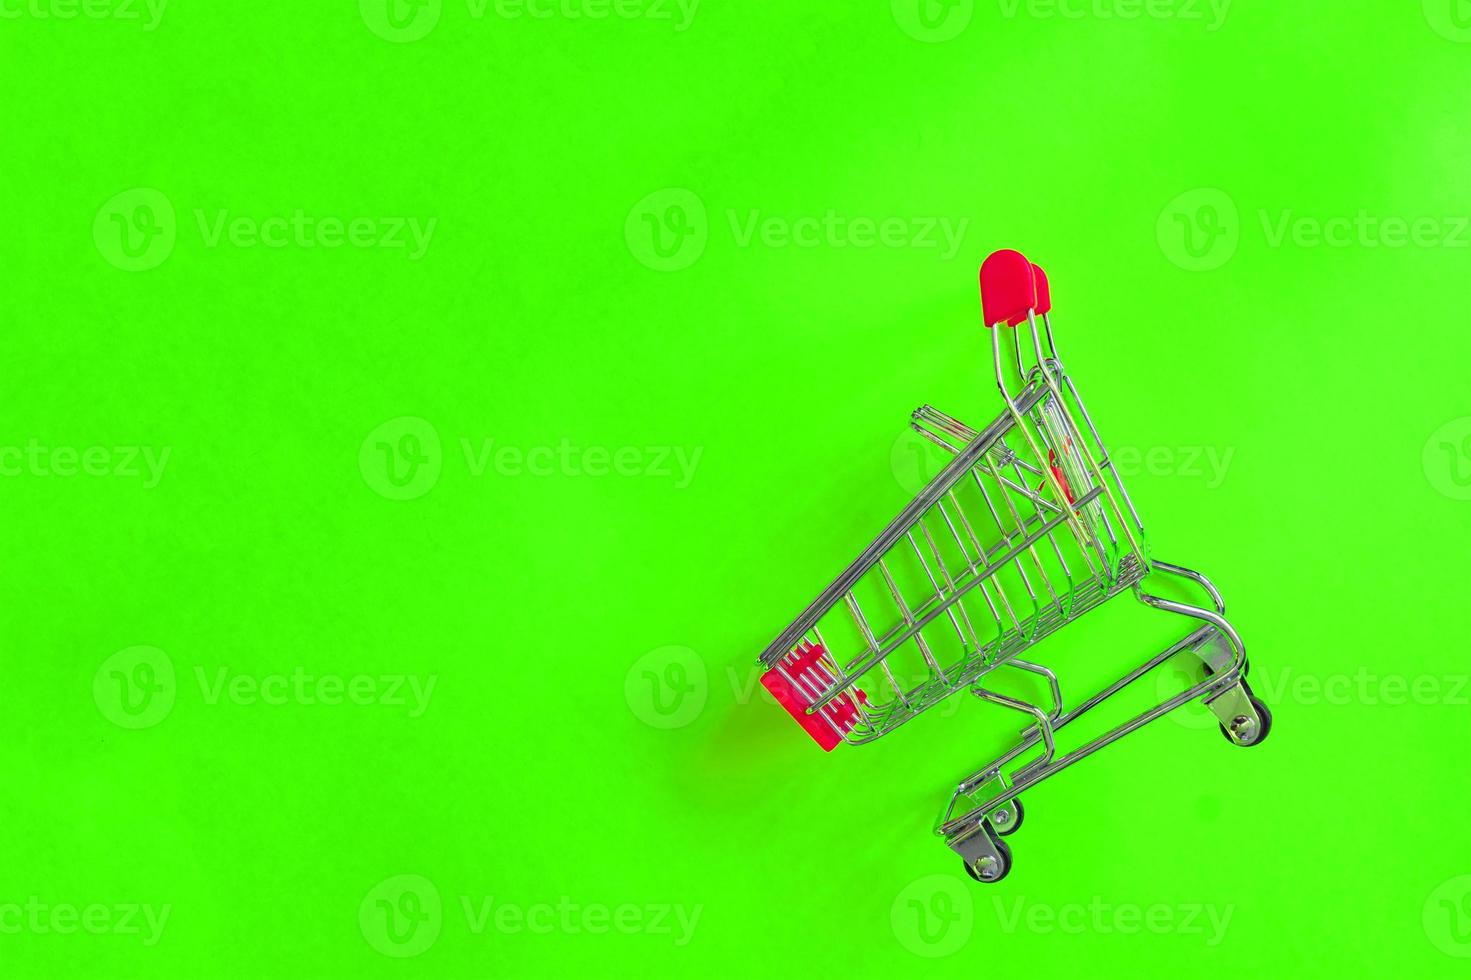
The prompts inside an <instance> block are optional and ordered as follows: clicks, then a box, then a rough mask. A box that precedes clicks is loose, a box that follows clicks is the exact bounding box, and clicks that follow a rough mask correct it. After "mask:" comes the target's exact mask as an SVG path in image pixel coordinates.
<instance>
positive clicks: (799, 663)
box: [761, 643, 868, 752]
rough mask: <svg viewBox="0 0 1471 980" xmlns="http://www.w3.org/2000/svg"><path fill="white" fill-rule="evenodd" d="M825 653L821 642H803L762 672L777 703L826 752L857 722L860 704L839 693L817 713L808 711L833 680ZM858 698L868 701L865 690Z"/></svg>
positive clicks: (765, 685) (861, 700) (765, 686)
mask: <svg viewBox="0 0 1471 980" xmlns="http://www.w3.org/2000/svg"><path fill="white" fill-rule="evenodd" d="M823 653H824V651H823V648H822V647H821V646H820V645H819V644H816V643H804V644H802V645H801V646H799V647H797V649H795V650H793V651H792V652H791V653H789V654H787V655H786V656H785V657H783V658H782V659H781V661H780V662H778V664H777V665H776V666H775V667H773V668H771V669H770V670H768V671H767V672H766V673H764V674H762V675H761V686H762V687H764V688H766V690H768V691H770V692H771V696H772V697H774V698H776V702H777V704H780V705H781V706H782V707H783V708H785V709H787V714H789V715H791V716H792V717H793V718H795V719H796V720H797V724H799V725H801V726H802V729H803V730H804V731H806V732H807V734H808V735H811V736H812V740H813V741H814V742H816V743H817V744H818V745H820V746H822V750H823V751H824V752H831V751H832V750H833V749H834V748H836V747H837V746H838V744H839V743H840V742H842V741H843V736H844V735H846V734H848V733H849V732H851V731H852V730H853V726H855V725H857V724H858V707H857V705H855V704H854V702H853V697H852V695H850V694H840V695H838V696H837V697H836V698H834V699H833V700H832V701H830V702H828V704H827V706H826V707H824V708H822V709H821V710H820V711H818V712H817V713H816V714H810V715H809V714H808V713H807V709H808V708H809V707H811V706H812V703H813V702H814V701H816V700H817V699H818V697H820V696H821V693H822V692H823V691H825V690H826V689H827V687H828V685H829V684H831V683H832V680H833V678H832V674H831V673H829V671H828V670H827V669H826V668H825V667H823V666H822V663H821V659H822V655H823ZM788 678H790V680H789V679H788ZM858 701H859V703H862V704H867V703H868V698H867V697H865V696H864V694H863V692H862V691H859V692H858Z"/></svg>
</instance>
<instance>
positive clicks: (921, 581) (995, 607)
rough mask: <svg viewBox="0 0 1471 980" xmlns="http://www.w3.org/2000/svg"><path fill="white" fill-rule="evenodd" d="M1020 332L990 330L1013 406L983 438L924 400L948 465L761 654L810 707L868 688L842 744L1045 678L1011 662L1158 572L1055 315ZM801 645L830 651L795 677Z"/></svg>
mask: <svg viewBox="0 0 1471 980" xmlns="http://www.w3.org/2000/svg"><path fill="white" fill-rule="evenodd" d="M1026 334H1027V337H1028V339H1029V341H1030V343H1029V344H1026V345H1024V344H1023V343H1022V339H1023V338H1022V330H1021V329H1020V328H1019V329H1017V330H1010V329H1007V328H1005V327H1004V326H1001V325H998V326H996V327H994V328H992V330H991V335H992V361H993V368H994V371H995V380H996V385H997V388H998V389H999V390H1000V392H1001V394H1002V397H1003V398H1004V399H1005V403H1006V410H1005V411H1004V412H1002V413H1001V414H1000V415H999V416H997V417H996V418H995V419H994V420H993V421H992V422H991V423H990V425H988V426H986V428H985V429H983V430H980V431H976V430H974V429H971V428H970V427H968V426H966V425H965V424H964V423H962V422H960V421H959V420H957V419H955V418H953V417H952V416H949V415H946V414H945V413H943V412H940V411H938V410H936V409H934V408H932V407H930V406H924V407H922V408H920V409H917V410H916V411H915V412H914V413H913V416H912V418H911V422H910V424H911V427H912V428H913V429H914V430H915V431H916V432H918V433H919V434H920V435H921V436H922V437H924V438H925V439H928V440H929V441H931V442H933V443H935V444H936V445H938V446H940V447H942V448H943V449H945V450H946V451H948V452H950V453H952V454H953V455H954V458H953V459H952V460H951V461H950V462H949V464H948V465H946V466H945V467H944V468H943V469H942V470H941V471H940V472H939V473H938V474H937V475H936V476H935V477H934V479H932V480H930V481H929V483H928V484H927V485H926V486H925V487H924V488H923V489H922V490H921V491H920V492H919V494H918V495H917V496H916V497H915V498H914V499H913V500H912V501H910V503H909V504H908V505H907V506H906V507H905V508H904V509H903V510H902V511H901V512H900V514H899V515H898V516H897V517H896V518H895V519H894V520H893V521H891V522H890V523H889V525H888V527H886V528H885V529H884V530H883V532H882V533H881V534H880V535H879V536H878V538H877V539H876V540H875V541H874V542H873V543H872V544H870V545H869V546H868V547H867V548H866V549H864V551H863V553H862V554H861V555H859V557H858V558H857V560H855V561H854V562H853V563H852V564H851V565H850V566H849V567H848V568H847V569H846V570H845V571H844V572H843V573H842V574H841V575H840V576H838V578H837V579H836V580H835V581H834V582H833V583H832V584H831V585H829V586H828V587H827V588H826V589H824V590H823V592H822V594H821V595H819V596H818V598H817V599H816V600H815V601H814V602H813V603H812V604H811V605H810V606H808V608H807V609H806V610H805V611H803V613H802V614H801V615H800V616H799V617H798V618H797V619H796V620H795V621H794V622H793V623H792V624H791V625H790V626H788V627H787V629H785V630H784V631H783V632H782V633H781V635H780V636H778V637H777V638H776V640H774V641H773V642H772V644H771V645H770V646H769V647H768V648H767V649H766V651H765V652H764V653H763V654H762V656H761V661H762V662H763V663H764V664H765V665H766V666H767V667H772V668H775V669H777V670H778V671H780V672H781V673H782V675H783V676H785V677H786V678H787V680H788V681H790V682H791V683H793V684H794V685H796V686H798V687H799V688H801V689H802V690H803V692H804V693H805V694H806V695H807V698H808V699H809V700H810V702H811V706H810V707H809V709H808V711H809V712H810V713H816V712H819V711H821V710H822V709H823V708H825V707H826V706H827V705H829V704H830V703H831V702H833V701H834V700H835V699H837V698H839V697H840V696H842V695H844V694H845V693H856V692H858V691H861V692H862V693H863V697H862V698H859V697H853V698H852V703H853V705H854V706H855V708H856V709H857V713H858V720H857V724H856V725H855V726H854V727H853V729H852V730H851V731H849V732H847V733H846V735H845V736H844V738H845V740H846V741H848V742H851V743H855V744H858V743H864V742H869V741H872V740H874V739H877V738H879V737H881V736H883V735H885V734H887V733H888V732H890V731H893V730H894V729H895V728H897V727H899V726H900V725H902V724H904V723H905V722H906V721H909V720H910V719H912V718H914V717H916V716H917V715H919V714H920V713H921V712H923V711H925V710H926V709H928V708H930V707H933V706H934V705H935V704H937V703H939V702H940V701H942V700H944V699H945V698H947V697H949V696H950V695H951V694H954V693H956V692H958V691H961V690H965V689H969V688H975V689H977V690H979V688H980V684H979V682H980V681H981V680H982V678H984V677H985V676H986V675H987V674H989V673H990V672H991V671H993V670H996V669H998V668H1000V667H1002V666H1007V665H1011V666H1014V667H1018V668H1020V669H1024V670H1031V671H1033V672H1038V671H1043V668H1037V667H1035V666H1034V665H1030V664H1026V663H1024V662H1021V661H1018V660H1017V657H1018V656H1019V655H1020V654H1022V653H1023V652H1024V651H1026V650H1027V649H1028V648H1029V647H1031V646H1033V645H1034V644H1036V643H1038V642H1039V641H1041V640H1042V639H1044V638H1045V637H1047V636H1049V635H1050V634H1052V633H1053V632H1055V631H1056V630H1058V629H1059V628H1061V627H1062V626H1064V625H1066V624H1067V623H1069V622H1072V621H1073V620H1075V619H1077V618H1078V617H1080V616H1081V615H1083V614H1084V613H1085V612H1087V611H1088V610H1090V609H1092V608H1094V607H1095V606H1097V605H1099V604H1100V603H1102V602H1103V601H1105V600H1107V599H1109V598H1111V597H1112V596H1115V595H1117V594H1118V593H1120V592H1122V591H1124V590H1125V589H1128V588H1131V587H1133V586H1134V585H1136V583H1138V582H1139V581H1140V580H1141V579H1142V578H1143V577H1144V576H1145V575H1147V574H1148V573H1149V571H1150V567H1151V566H1150V561H1149V558H1148V555H1147V553H1146V551H1145V548H1144V532H1143V527H1142V525H1141V524H1140V522H1139V517H1138V514H1137V513H1136V512H1135V510H1134V506H1133V503H1132V502H1131V501H1130V500H1129V497H1128V493H1127V491H1126V490H1125V489H1124V486H1123V484H1122V482H1121V481H1120V479H1119V476H1118V473H1117V472H1116V470H1115V468H1114V466H1113V464H1112V461H1111V460H1110V458H1109V456H1108V452H1107V450H1106V448H1105V447H1104V445H1103V442H1102V440H1101V439H1100V437H1099V435H1098V431H1097V429H1096V428H1095V426H1094V424H1093V421H1092V419H1091V417H1090V416H1089V415H1088V413H1087V410H1086V408H1084V406H1083V403H1082V400H1081V399H1080V398H1079V397H1078V393H1077V389H1076V387H1075V386H1074V385H1073V383H1072V381H1071V379H1070V378H1068V377H1067V375H1066V373H1065V372H1064V370H1063V367H1062V363H1061V360H1060V359H1059V358H1058V356H1057V351H1056V346H1055V344H1054V341H1053V337H1052V329H1051V323H1050V321H1049V320H1048V318H1047V317H1045V316H1044V317H1043V318H1042V320H1041V323H1040V324H1039V323H1038V321H1037V319H1036V318H1035V317H1034V316H1031V315H1029V316H1028V317H1027V320H1026ZM1003 340H1006V343H1005V345H1003ZM1044 342H1045V350H1044ZM1003 346H1005V348H1007V349H1005V350H1003ZM1028 360H1030V364H1028V363H1027V361H1028ZM1013 368H1014V370H1013ZM1009 375H1010V377H1008V376H1009ZM804 643H816V644H820V645H821V646H822V648H823V650H824V651H825V652H824V655H823V658H822V660H821V662H820V665H819V666H820V669H818V670H814V671H811V672H809V673H808V674H806V675H804V676H802V677H796V676H792V675H790V674H788V673H787V671H786V670H785V669H783V667H782V665H781V663H780V661H781V659H782V658H783V657H785V656H786V655H787V654H788V653H790V652H791V651H792V650H793V649H795V648H796V647H798V646H799V645H801V644H804ZM1052 680H1053V683H1054V687H1055V678H1053V679H1052ZM1057 702H1058V703H1057V706H1056V707H1055V708H1054V711H1053V715H1054V716H1056V715H1060V713H1061V704H1060V697H1059V698H1058V699H1057Z"/></svg>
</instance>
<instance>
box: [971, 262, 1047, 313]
mask: <svg viewBox="0 0 1471 980" xmlns="http://www.w3.org/2000/svg"><path fill="white" fill-rule="evenodd" d="M981 309H982V311H983V312H984V314H985V319H986V326H987V327H994V326H996V325H997V324H998V323H1004V324H1006V325H1007V326H1009V327H1014V326H1016V325H1017V324H1019V323H1021V322H1022V321H1023V320H1025V319H1026V318H1027V314H1028V313H1032V314H1033V315H1035V316H1041V315H1042V314H1044V313H1049V312H1051V310H1052V291H1051V287H1050V286H1049V285H1048V282H1047V273H1045V272H1043V271H1042V267H1041V266H1039V265H1033V264H1032V263H1031V262H1028V261H1027V257H1026V256H1025V255H1023V254H1022V253H1020V252H1018V251H1016V250H1015V249H1010V248H1003V249H1001V250H999V251H996V252H992V253H991V254H990V255H988V256H987V257H986V261H984V262H982V263H981Z"/></svg>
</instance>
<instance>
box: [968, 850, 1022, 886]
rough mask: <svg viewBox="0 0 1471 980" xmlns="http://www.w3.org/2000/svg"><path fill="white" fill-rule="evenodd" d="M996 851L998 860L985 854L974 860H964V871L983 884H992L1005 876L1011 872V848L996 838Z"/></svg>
mask: <svg viewBox="0 0 1471 980" xmlns="http://www.w3.org/2000/svg"><path fill="white" fill-rule="evenodd" d="M995 844H996V852H997V853H998V854H999V855H1000V856H1001V857H1000V860H997V859H996V858H994V857H992V856H990V855H986V856H984V857H980V858H977V859H976V860H974V861H966V862H964V864H965V873H966V874H968V875H970V876H971V877H972V878H974V879H975V880H976V881H979V882H980V883H981V884H983V885H994V884H996V882H998V881H1000V880H1001V879H1002V878H1005V877H1006V876H1007V874H1009V873H1010V872H1011V848H1009V847H1007V846H1006V843H1005V842H1004V841H1001V840H996V841H995Z"/></svg>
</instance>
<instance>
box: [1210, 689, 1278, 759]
mask: <svg viewBox="0 0 1471 980" xmlns="http://www.w3.org/2000/svg"><path fill="white" fill-rule="evenodd" d="M1251 706H1252V707H1253V708H1255V709H1256V713H1257V714H1258V715H1260V716H1261V719H1262V723H1261V724H1260V725H1256V724H1254V723H1253V722H1252V721H1251V719H1249V718H1247V717H1245V716H1242V717H1240V718H1238V719H1237V720H1236V721H1237V724H1236V725H1233V726H1232V727H1231V728H1228V727H1226V726H1225V725H1222V726H1221V734H1222V735H1224V736H1225V737H1226V741H1228V742H1230V743H1231V744H1232V745H1239V746H1241V747H1242V748H1250V747H1252V746H1253V745H1261V744H1262V743H1263V742H1265V741H1266V740H1267V736H1268V735H1270V734H1271V733H1272V711H1271V709H1270V708H1268V707H1267V706H1266V705H1265V704H1263V703H1262V702H1261V701H1260V700H1258V698H1257V696H1256V695H1255V694H1253V695H1251ZM1233 729H1235V731H1234V732H1233Z"/></svg>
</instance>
